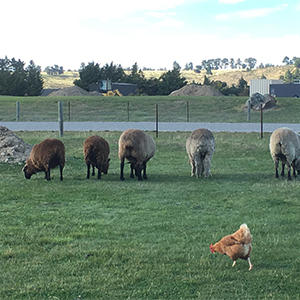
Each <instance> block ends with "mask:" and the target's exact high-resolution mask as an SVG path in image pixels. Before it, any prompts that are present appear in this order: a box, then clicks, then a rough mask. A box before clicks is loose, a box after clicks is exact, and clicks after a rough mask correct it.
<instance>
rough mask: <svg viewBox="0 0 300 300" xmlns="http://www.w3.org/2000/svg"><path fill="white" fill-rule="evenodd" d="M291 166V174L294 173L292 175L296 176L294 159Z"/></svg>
mask: <svg viewBox="0 0 300 300" xmlns="http://www.w3.org/2000/svg"><path fill="white" fill-rule="evenodd" d="M292 167H293V175H294V177H297V175H296V166H295V161H293V162H292Z"/></svg>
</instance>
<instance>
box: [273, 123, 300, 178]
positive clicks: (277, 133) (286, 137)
mask: <svg viewBox="0 0 300 300" xmlns="http://www.w3.org/2000/svg"><path fill="white" fill-rule="evenodd" d="M269 147H270V153H271V156H272V159H273V161H274V163H275V177H276V178H278V177H279V175H278V165H279V161H281V163H282V169H281V176H284V167H285V165H287V169H288V180H291V179H292V178H291V166H292V167H293V175H294V177H296V170H297V173H298V175H299V174H300V135H299V134H297V133H295V132H294V131H293V130H291V129H289V128H285V127H282V128H278V129H276V130H274V131H273V133H272V134H271V137H270V144H269Z"/></svg>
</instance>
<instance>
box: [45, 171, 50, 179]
mask: <svg viewBox="0 0 300 300" xmlns="http://www.w3.org/2000/svg"><path fill="white" fill-rule="evenodd" d="M46 180H48V181H49V180H50V168H48V169H47V170H46Z"/></svg>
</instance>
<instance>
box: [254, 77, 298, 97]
mask: <svg viewBox="0 0 300 300" xmlns="http://www.w3.org/2000/svg"><path fill="white" fill-rule="evenodd" d="M255 93H260V94H262V95H265V94H268V95H271V96H274V97H297V98H299V97H300V83H299V82H294V83H284V81H283V80H275V79H252V80H250V97H251V96H252V95H253V94H255Z"/></svg>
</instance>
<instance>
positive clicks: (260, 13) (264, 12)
mask: <svg viewBox="0 0 300 300" xmlns="http://www.w3.org/2000/svg"><path fill="white" fill-rule="evenodd" d="M285 7H287V4H282V5H279V6H276V7H267V8H257V9H249V10H240V11H236V12H232V13H224V14H219V15H216V20H218V21H227V20H231V19H234V18H239V19H253V18H260V17H266V16H268V15H271V14H273V13H276V12H278V11H281V10H283V9H284V8H285Z"/></svg>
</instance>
